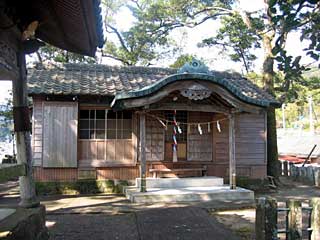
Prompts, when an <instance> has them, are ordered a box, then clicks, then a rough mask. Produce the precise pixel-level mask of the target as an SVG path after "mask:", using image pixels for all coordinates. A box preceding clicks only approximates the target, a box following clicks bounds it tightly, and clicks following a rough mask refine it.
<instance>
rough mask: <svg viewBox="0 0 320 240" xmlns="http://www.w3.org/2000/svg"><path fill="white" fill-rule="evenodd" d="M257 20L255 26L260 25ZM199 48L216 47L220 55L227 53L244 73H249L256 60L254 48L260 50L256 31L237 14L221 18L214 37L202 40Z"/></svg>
mask: <svg viewBox="0 0 320 240" xmlns="http://www.w3.org/2000/svg"><path fill="white" fill-rule="evenodd" d="M258 21H260V20H259V19H255V20H254V24H255V26H258V25H261V23H260V22H258ZM198 46H199V47H205V46H208V47H212V46H218V47H220V48H221V53H222V54H224V53H225V52H226V51H227V52H229V54H228V55H229V57H230V59H231V60H232V61H234V62H242V63H243V65H244V67H245V69H246V72H247V73H249V72H250V70H251V69H252V66H253V61H254V60H256V59H257V57H256V55H255V54H254V53H252V52H253V51H254V50H255V49H256V48H260V47H261V44H260V38H259V36H258V35H257V34H256V31H255V30H253V29H252V28H248V26H247V25H246V24H245V23H244V21H243V19H242V17H241V16H240V15H239V14H233V15H231V16H226V17H222V19H221V27H220V29H219V30H218V32H217V34H216V35H215V36H214V37H210V38H207V39H204V40H203V41H202V43H200V44H198Z"/></svg>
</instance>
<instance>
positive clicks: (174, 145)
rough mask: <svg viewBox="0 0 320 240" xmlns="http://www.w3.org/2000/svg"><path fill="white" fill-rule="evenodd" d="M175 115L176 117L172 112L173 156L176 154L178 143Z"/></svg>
mask: <svg viewBox="0 0 320 240" xmlns="http://www.w3.org/2000/svg"><path fill="white" fill-rule="evenodd" d="M176 115H177V111H176V110H174V111H173V136H172V138H173V145H172V148H173V149H172V150H173V154H175V153H176V152H177V147H178V142H177V136H176V135H177V127H178V124H177V119H176Z"/></svg>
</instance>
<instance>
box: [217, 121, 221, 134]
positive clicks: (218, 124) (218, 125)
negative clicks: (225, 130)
mask: <svg viewBox="0 0 320 240" xmlns="http://www.w3.org/2000/svg"><path fill="white" fill-rule="evenodd" d="M217 130H218V132H219V133H220V132H221V127H220V123H219V121H217Z"/></svg>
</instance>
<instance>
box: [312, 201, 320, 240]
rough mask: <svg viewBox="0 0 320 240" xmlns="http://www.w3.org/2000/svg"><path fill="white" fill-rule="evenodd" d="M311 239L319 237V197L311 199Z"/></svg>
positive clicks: (316, 239)
mask: <svg viewBox="0 0 320 240" xmlns="http://www.w3.org/2000/svg"><path fill="white" fill-rule="evenodd" d="M310 204H311V206H310V207H312V212H311V228H312V232H311V240H318V239H320V198H312V199H311V203H310Z"/></svg>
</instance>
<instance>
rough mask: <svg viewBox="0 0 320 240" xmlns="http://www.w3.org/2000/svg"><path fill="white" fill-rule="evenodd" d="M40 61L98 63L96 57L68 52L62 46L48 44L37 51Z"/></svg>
mask: <svg viewBox="0 0 320 240" xmlns="http://www.w3.org/2000/svg"><path fill="white" fill-rule="evenodd" d="M37 56H38V60H39V62H41V63H43V62H59V63H96V59H95V58H92V57H88V56H84V55H80V54H77V53H72V52H68V51H66V50H62V49H60V48H57V47H54V46H51V45H49V44H46V45H45V46H44V47H41V48H40V49H39V51H38V52H37Z"/></svg>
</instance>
